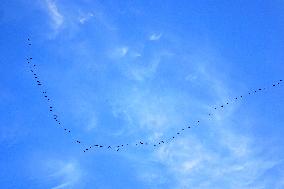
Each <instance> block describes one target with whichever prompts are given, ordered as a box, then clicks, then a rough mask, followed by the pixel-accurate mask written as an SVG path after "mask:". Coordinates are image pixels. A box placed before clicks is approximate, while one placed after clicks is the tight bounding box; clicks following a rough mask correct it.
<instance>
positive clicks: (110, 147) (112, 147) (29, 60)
mask: <svg viewBox="0 0 284 189" xmlns="http://www.w3.org/2000/svg"><path fill="white" fill-rule="evenodd" d="M28 42H29V43H28V45H29V46H31V41H30V39H29V38H28ZM27 63H28V64H29V65H30V71H31V72H32V73H33V76H34V79H36V83H37V85H38V86H39V87H42V86H43V84H42V82H41V81H40V80H39V76H38V74H36V70H35V67H36V64H33V63H32V57H29V58H27ZM282 81H283V80H282V79H280V80H278V81H277V82H275V83H273V84H271V85H270V86H267V87H264V88H257V89H254V90H251V91H249V92H247V93H246V94H243V95H239V96H237V97H234V98H232V99H231V100H228V101H227V102H225V103H223V104H222V105H219V106H214V107H213V108H212V110H214V111H215V110H219V109H224V108H225V107H226V106H229V105H230V104H231V103H232V101H237V100H241V99H244V98H245V97H247V96H251V95H254V94H257V93H260V92H263V91H267V90H269V89H270V88H276V87H277V86H280V84H281V82H282ZM42 93H43V96H44V98H45V99H46V100H47V101H48V103H49V112H50V113H51V114H52V116H53V119H54V121H55V122H56V123H57V124H58V125H59V126H61V128H62V129H64V131H65V132H66V134H70V135H71V131H70V130H69V129H68V128H66V127H64V126H63V124H62V122H61V121H60V119H59V116H58V115H57V114H54V105H51V104H52V103H51V99H50V97H49V96H48V95H47V92H46V90H43V89H42ZM208 116H209V117H211V116H213V113H208ZM199 124H200V120H197V121H196V122H195V124H193V125H188V126H185V127H183V128H181V129H179V130H178V131H176V132H175V133H174V134H173V135H172V136H171V137H168V138H166V139H163V140H162V139H160V140H159V141H157V142H154V143H153V142H147V141H142V140H138V141H137V142H134V143H133V142H132V143H124V144H120V145H102V144H93V145H86V144H85V145H84V146H88V147H87V148H86V147H83V152H88V151H90V150H93V149H107V150H114V151H117V152H118V151H120V149H124V148H126V147H139V146H142V145H143V146H147V147H154V148H156V147H159V146H160V145H164V144H168V143H170V142H172V141H173V140H175V139H176V138H177V137H178V136H180V135H182V134H183V133H184V132H185V131H186V130H189V129H190V128H193V127H196V126H198V125H199ZM73 141H74V142H75V143H78V144H81V145H82V141H81V140H79V139H75V138H74V137H73Z"/></svg>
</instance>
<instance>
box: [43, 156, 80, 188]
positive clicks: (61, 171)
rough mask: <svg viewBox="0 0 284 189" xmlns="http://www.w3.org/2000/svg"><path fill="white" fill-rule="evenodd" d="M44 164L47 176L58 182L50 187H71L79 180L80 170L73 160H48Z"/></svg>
mask: <svg viewBox="0 0 284 189" xmlns="http://www.w3.org/2000/svg"><path fill="white" fill-rule="evenodd" d="M46 166H47V167H46V169H47V171H51V173H50V174H49V176H48V178H49V179H52V180H55V181H57V182H58V184H57V185H56V186H54V187H52V189H61V188H71V187H73V186H74V185H76V184H78V183H79V182H80V180H81V177H82V170H81V168H80V167H79V165H78V164H77V163H76V162H74V161H68V162H67V161H59V160H49V161H47V162H46Z"/></svg>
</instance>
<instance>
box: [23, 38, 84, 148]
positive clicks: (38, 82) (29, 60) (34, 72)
mask: <svg viewBox="0 0 284 189" xmlns="http://www.w3.org/2000/svg"><path fill="white" fill-rule="evenodd" d="M27 41H28V46H29V47H31V46H32V43H31V39H30V38H28V39H27ZM26 61H27V64H28V65H29V71H30V72H31V73H32V75H33V78H34V79H35V82H36V85H37V86H38V87H40V91H41V93H42V95H43V97H44V99H45V100H46V101H47V102H48V107H49V113H50V114H51V116H52V118H53V120H54V121H55V122H56V124H57V125H58V126H60V128H61V129H63V131H64V132H65V133H66V134H69V135H72V133H71V130H70V129H68V128H67V127H65V126H64V124H62V122H61V121H60V119H59V116H58V114H56V113H55V108H54V107H55V106H54V103H53V102H52V100H51V98H50V96H49V95H48V93H47V90H46V89H45V86H44V85H43V83H42V81H41V80H40V76H39V74H38V73H37V70H36V67H38V66H37V65H36V64H35V63H33V58H32V57H31V56H29V57H28V58H26ZM72 139H73V141H74V142H75V143H77V144H81V141H80V140H78V139H75V138H74V137H73V136H72Z"/></svg>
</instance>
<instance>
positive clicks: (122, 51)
mask: <svg viewBox="0 0 284 189" xmlns="http://www.w3.org/2000/svg"><path fill="white" fill-rule="evenodd" d="M128 50H129V48H128V47H127V46H121V47H117V48H115V49H114V50H112V52H111V53H110V56H111V58H123V57H125V56H126V55H127V53H128Z"/></svg>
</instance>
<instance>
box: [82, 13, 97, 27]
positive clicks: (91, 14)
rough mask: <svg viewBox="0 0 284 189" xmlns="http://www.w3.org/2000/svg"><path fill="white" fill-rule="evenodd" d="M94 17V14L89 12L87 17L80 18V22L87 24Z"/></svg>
mask: <svg viewBox="0 0 284 189" xmlns="http://www.w3.org/2000/svg"><path fill="white" fill-rule="evenodd" d="M93 16H94V14H93V13H90V12H89V13H88V14H86V15H84V16H81V17H80V18H79V22H80V23H81V24H84V23H86V22H87V21H88V20H90V19H91V18H92V17H93Z"/></svg>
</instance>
